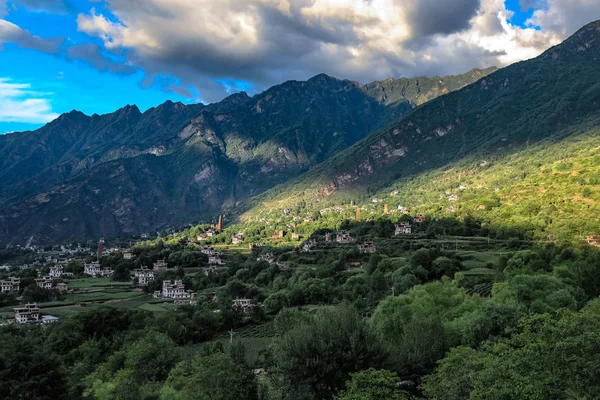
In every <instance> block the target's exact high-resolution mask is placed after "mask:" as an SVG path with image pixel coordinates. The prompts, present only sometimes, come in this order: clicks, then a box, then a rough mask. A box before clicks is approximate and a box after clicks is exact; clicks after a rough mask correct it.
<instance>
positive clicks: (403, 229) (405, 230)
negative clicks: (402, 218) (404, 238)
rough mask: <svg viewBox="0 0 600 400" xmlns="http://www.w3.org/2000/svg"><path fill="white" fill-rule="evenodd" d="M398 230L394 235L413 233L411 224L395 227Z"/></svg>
mask: <svg viewBox="0 0 600 400" xmlns="http://www.w3.org/2000/svg"><path fill="white" fill-rule="evenodd" d="M395 227H396V230H395V231H394V235H396V236H399V235H410V234H411V233H412V227H411V226H410V222H400V223H399V224H396V225H395Z"/></svg>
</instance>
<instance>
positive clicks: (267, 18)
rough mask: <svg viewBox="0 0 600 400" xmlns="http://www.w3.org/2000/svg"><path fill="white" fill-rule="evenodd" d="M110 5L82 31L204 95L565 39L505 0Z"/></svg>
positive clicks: (376, 75) (529, 51)
mask: <svg viewBox="0 0 600 400" xmlns="http://www.w3.org/2000/svg"><path fill="white" fill-rule="evenodd" d="M524 1H527V0H524ZM577 1H584V0H577ZM590 1H595V0H590ZM548 2H549V3H552V1H551V0H548ZM107 7H108V8H109V9H110V11H111V13H110V14H106V13H104V14H103V13H98V12H96V10H95V9H93V8H92V9H91V11H90V12H89V13H85V14H79V15H78V18H77V24H78V29H79V30H80V31H82V32H85V33H87V34H88V35H90V36H93V37H97V38H99V39H101V40H102V42H103V46H104V48H105V49H106V50H107V51H115V52H116V51H119V50H122V49H125V50H127V51H126V58H127V61H128V65H131V66H136V67H139V68H140V69H142V70H144V71H145V72H146V73H147V78H146V81H147V84H148V81H152V80H153V79H157V80H160V79H164V77H165V76H167V77H172V78H173V80H174V81H176V82H177V83H173V84H171V85H168V86H167V87H169V88H171V89H173V88H177V87H179V88H182V90H183V91H184V92H186V93H188V89H187V88H188V87H190V86H191V87H193V88H194V89H195V91H197V92H199V93H200V97H201V99H202V100H205V101H213V100H218V99H220V98H221V97H223V96H225V95H227V94H228V91H229V90H231V89H230V88H228V87H226V86H225V85H221V84H218V83H217V84H215V81H217V82H219V81H222V80H238V81H246V82H250V83H251V84H252V85H253V86H254V88H255V89H256V90H261V89H264V88H266V87H268V86H270V85H273V84H276V83H279V82H281V81H283V80H286V79H307V78H309V77H311V76H313V75H316V74H318V73H321V72H325V73H329V74H331V75H335V76H339V77H343V78H350V79H354V80H358V81H361V82H367V81H372V80H376V79H385V78H387V77H390V76H414V75H421V74H424V73H427V74H437V75H445V74H450V73H458V72H464V71H465V70H467V69H470V68H472V67H485V66H490V65H498V66H503V65H506V64H508V63H511V62H514V61H518V60H522V59H524V58H530V57H534V56H536V55H538V54H539V53H541V52H542V51H543V50H545V49H546V48H547V47H548V46H549V45H551V44H556V43H558V41H559V40H560V39H562V38H563V37H564V35H563V34H562V33H561V32H559V31H558V30H557V29H556V27H550V28H549V29H548V30H546V31H540V30H537V29H534V28H533V27H532V28H525V29H523V28H520V27H515V26H512V25H510V24H509V23H507V22H506V21H507V20H508V19H510V17H511V15H512V12H511V11H509V10H507V9H506V6H505V4H504V1H503V0H447V1H446V2H445V3H444V6H443V7H440V6H439V1H438V0H421V1H418V2H417V1H412V0H247V1H243V2H241V1H237V0H195V1H189V0H170V1H164V0H108V2H107ZM537 18H538V19H539V20H540V21H541V20H542V19H550V18H551V16H548V17H547V16H546V15H545V14H544V15H542V14H539V15H538V16H537ZM588 18H589V17H588ZM540 23H541V22H540ZM544 23H546V24H547V25H548V23H547V22H544ZM162 87H164V85H163V86H162ZM190 93H191V92H190Z"/></svg>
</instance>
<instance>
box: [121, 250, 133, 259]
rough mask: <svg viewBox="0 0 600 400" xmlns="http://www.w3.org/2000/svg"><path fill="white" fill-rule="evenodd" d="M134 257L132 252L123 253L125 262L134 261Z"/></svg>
mask: <svg viewBox="0 0 600 400" xmlns="http://www.w3.org/2000/svg"><path fill="white" fill-rule="evenodd" d="M133 257H134V255H133V253H132V252H130V251H124V252H123V259H124V260H131V259H133Z"/></svg>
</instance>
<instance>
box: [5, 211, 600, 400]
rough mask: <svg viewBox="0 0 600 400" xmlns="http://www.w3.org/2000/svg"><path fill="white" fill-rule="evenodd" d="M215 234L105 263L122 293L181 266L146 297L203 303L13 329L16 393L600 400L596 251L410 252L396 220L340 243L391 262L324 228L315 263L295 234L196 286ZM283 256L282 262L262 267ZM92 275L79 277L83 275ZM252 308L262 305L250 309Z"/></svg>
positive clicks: (96, 311)
mask: <svg viewBox="0 0 600 400" xmlns="http://www.w3.org/2000/svg"><path fill="white" fill-rule="evenodd" d="M401 218H405V219H408V216H403V217H401ZM206 228H207V227H206V226H199V227H195V228H193V229H190V230H188V231H183V232H181V233H180V234H177V235H170V236H168V237H161V238H159V239H157V240H154V241H148V242H143V243H139V244H137V245H135V246H134V247H133V249H132V251H133V252H134V253H135V258H134V260H124V259H123V258H122V255H121V254H120V253H119V254H114V255H109V256H106V257H104V258H103V259H102V264H103V265H106V266H111V267H113V268H114V270H115V274H114V275H113V278H112V279H113V280H115V281H119V280H121V281H127V280H130V279H131V278H129V276H130V274H129V273H130V271H131V270H133V269H134V268H138V267H139V266H141V265H145V264H150V263H152V262H155V261H157V260H159V259H164V260H167V261H168V264H169V265H171V266H174V268H171V269H170V270H169V271H166V272H163V273H161V274H160V275H158V276H156V278H155V280H154V281H153V282H151V284H150V285H149V286H148V287H146V288H145V289H144V290H145V291H147V292H149V293H151V292H152V291H153V290H155V289H156V288H158V287H160V285H161V282H162V280H164V279H176V278H182V279H183V281H184V282H185V284H186V287H189V288H191V289H193V290H195V291H197V292H198V298H197V303H196V304H194V305H182V306H179V307H176V308H174V309H172V310H171V311H169V312H160V313H157V312H150V311H145V310H142V309H128V308H119V307H111V306H110V303H105V304H103V305H101V306H99V307H95V308H91V309H89V310H87V311H85V310H84V311H82V312H77V313H74V314H72V315H68V316H67V317H65V318H62V320H61V321H60V322H59V323H56V324H51V325H43V326H39V325H38V326H18V325H16V324H9V325H3V326H0V343H1V344H2V345H1V346H0V391H1V392H2V393H4V394H7V396H8V397H9V398H17V399H79V398H87V399H290V400H291V399H514V398H520V399H541V398H544V399H545V398H552V399H594V398H598V396H600V385H599V384H598V383H597V380H596V379H595V377H596V376H597V371H596V370H597V368H598V366H597V362H596V361H595V360H596V358H597V357H598V351H599V350H598V346H597V343H598V342H599V341H598V339H600V338H599V337H598V336H599V335H600V333H598V332H600V330H599V329H598V328H599V327H600V317H599V315H600V313H598V311H599V310H600V303H598V300H596V298H597V297H598V295H600V275H599V274H598V273H597V266H598V265H599V264H600V252H599V251H598V250H596V248H594V247H593V246H589V245H587V244H583V243H581V244H577V243H575V244H573V243H571V244H564V245H557V244H553V243H540V242H528V241H526V240H523V239H521V238H519V237H518V236H513V237H510V235H508V236H509V238H506V239H503V238H493V239H491V238H490V237H489V230H487V229H486V228H485V227H483V228H482V226H481V223H480V222H478V221H474V220H458V219H449V218H446V219H440V220H425V221H423V222H422V223H421V224H420V225H418V226H417V225H416V224H415V231H414V232H413V234H412V235H410V236H402V237H399V236H394V223H393V222H392V221H391V220H390V219H389V218H387V219H386V218H381V219H377V220H373V221H363V222H356V221H351V220H344V221H341V222H339V224H338V225H337V227H336V229H337V230H345V231H347V232H348V234H349V235H352V236H353V237H354V238H355V239H356V243H361V242H364V241H370V242H372V243H374V244H375V245H376V246H377V250H376V252H375V253H373V254H365V253H361V252H360V251H358V249H357V246H356V244H338V243H331V242H326V241H325V234H326V233H329V232H334V231H335V230H332V229H318V230H315V231H314V232H313V233H312V235H311V236H310V237H306V238H305V239H304V240H312V241H314V242H315V243H316V249H315V250H314V251H312V252H308V253H307V252H303V251H301V250H300V247H299V246H297V245H296V244H295V242H293V241H291V240H289V239H288V238H286V235H284V237H283V238H282V239H281V240H279V241H271V243H270V244H264V245H263V246H257V247H255V248H254V249H252V250H249V251H245V252H244V251H239V252H232V253H231V254H230V255H228V256H227V264H226V267H225V268H222V269H221V270H219V271H217V272H214V273H210V274H207V275H205V274H193V273H190V271H191V270H193V269H194V268H197V267H198V266H206V265H207V260H206V255H204V254H202V253H201V252H200V249H201V248H202V247H201V246H200V245H199V244H192V243H190V242H189V241H188V239H189V238H190V237H191V236H192V235H193V234H197V233H198V232H201V231H203V230H205V229H206ZM226 231H227V230H226ZM228 234H229V232H228V231H227V233H225V232H224V233H222V234H220V235H217V236H216V237H215V238H214V243H213V244H214V245H215V246H218V245H219V241H220V240H226V239H224V238H227V237H228ZM251 234H252V233H251V232H250V231H249V230H248V237H253V236H251ZM254 234H255V236H254V237H253V238H254V239H256V240H258V239H259V238H260V236H261V235H262V236H268V234H270V231H269V232H255V233H254ZM266 253H273V255H274V257H275V261H274V262H272V263H271V262H268V261H264V260H260V261H259V260H258V259H259V258H261V257H260V256H261V255H263V254H266ZM84 261H85V260H81V261H72V262H71V263H70V264H69V268H70V269H71V270H72V271H74V272H75V273H76V274H80V273H81V271H80V270H78V268H81V265H80V264H81V263H83V262H84ZM175 266H176V267H175ZM20 273H21V274H22V279H23V280H26V279H27V276H26V273H27V271H22V272H20ZM132 284H135V282H133V283H132ZM33 286H35V285H33ZM48 292H50V291H45V290H43V289H39V290H38V289H34V288H32V287H31V285H29V286H25V287H24V288H22V293H20V295H21V296H23V297H26V298H27V300H28V301H29V300H30V301H38V302H43V301H44V300H46V299H45V298H43V296H50V297H52V293H48ZM35 296H38V297H35ZM236 298H248V299H251V300H252V306H251V307H249V308H248V309H247V310H242V309H241V308H239V307H236V306H235V305H234V304H233V303H232V300H233V299H236ZM51 300H57V299H56V298H52V299H51ZM3 301H5V302H6V301H8V302H10V301H11V300H10V299H3Z"/></svg>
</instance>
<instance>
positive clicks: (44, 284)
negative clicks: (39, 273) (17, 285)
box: [35, 276, 52, 289]
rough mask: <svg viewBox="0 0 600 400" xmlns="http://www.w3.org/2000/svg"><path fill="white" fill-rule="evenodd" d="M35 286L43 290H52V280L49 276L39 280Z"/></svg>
mask: <svg viewBox="0 0 600 400" xmlns="http://www.w3.org/2000/svg"><path fill="white" fill-rule="evenodd" d="M35 284H36V285H38V287H40V288H42V289H52V278H51V277H49V276H44V277H42V278H37V279H36V280H35Z"/></svg>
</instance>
